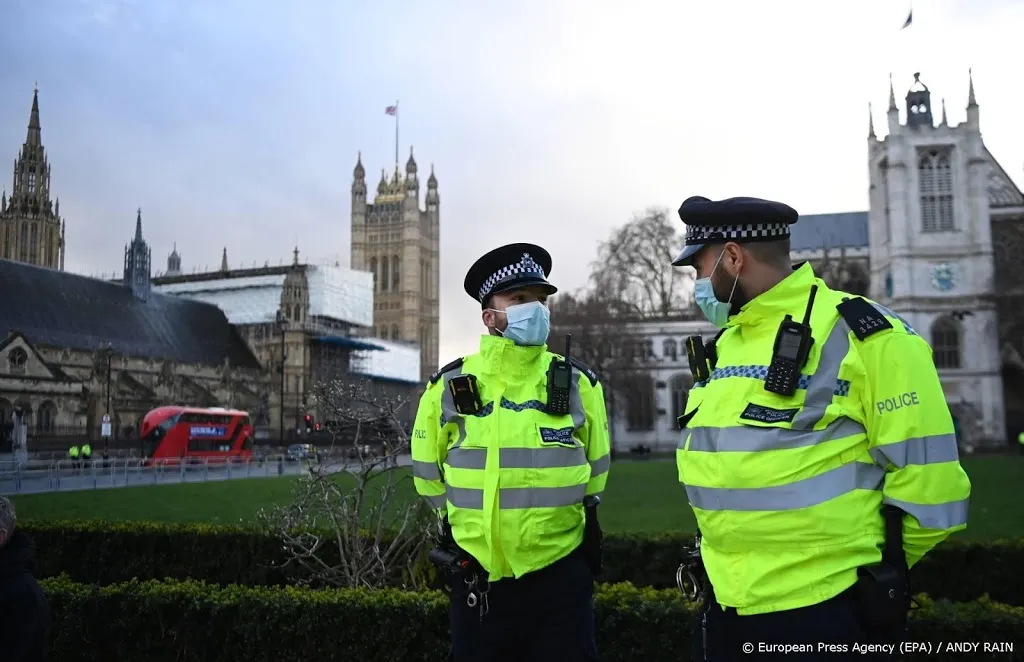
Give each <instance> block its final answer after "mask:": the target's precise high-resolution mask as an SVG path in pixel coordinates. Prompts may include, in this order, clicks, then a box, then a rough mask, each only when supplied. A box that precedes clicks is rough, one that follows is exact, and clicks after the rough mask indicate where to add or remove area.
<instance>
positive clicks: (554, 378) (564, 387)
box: [547, 334, 572, 416]
mask: <svg viewBox="0 0 1024 662" xmlns="http://www.w3.org/2000/svg"><path fill="white" fill-rule="evenodd" d="M571 346H572V335H571V334H566V336H565V356H564V357H562V359H557V358H554V359H551V366H550V367H549V368H548V407H547V412H548V413H549V414H554V415H555V416H565V415H566V414H568V413H569V396H570V394H571V393H572V364H571V363H570V362H569V350H570V349H571Z"/></svg>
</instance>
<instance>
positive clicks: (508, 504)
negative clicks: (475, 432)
mask: <svg viewBox="0 0 1024 662" xmlns="http://www.w3.org/2000/svg"><path fill="white" fill-rule="evenodd" d="M586 493H587V486H586V484H585V483H584V484H582V485H569V486H567V487H502V488H499V489H498V508H499V509H500V510H521V509H523V508H560V507H563V506H574V505H577V504H582V503H583V497H584V496H586ZM447 496H448V503H450V504H452V505H453V506H455V507H456V508H466V509H471V510H483V508H484V491H483V490H482V489H476V488H469V487H453V486H451V485H449V486H448V491H447Z"/></svg>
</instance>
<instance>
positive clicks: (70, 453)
mask: <svg viewBox="0 0 1024 662" xmlns="http://www.w3.org/2000/svg"><path fill="white" fill-rule="evenodd" d="M68 457H71V458H75V457H78V446H72V447H71V448H69V449H68Z"/></svg>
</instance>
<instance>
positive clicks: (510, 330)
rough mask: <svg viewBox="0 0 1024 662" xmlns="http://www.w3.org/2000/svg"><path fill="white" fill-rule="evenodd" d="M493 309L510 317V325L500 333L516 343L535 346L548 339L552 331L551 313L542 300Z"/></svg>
mask: <svg viewBox="0 0 1024 662" xmlns="http://www.w3.org/2000/svg"><path fill="white" fill-rule="evenodd" d="M491 310H492V311H493V312H495V313H504V314H505V316H506V317H507V318H508V326H507V327H505V330H504V331H499V333H501V335H503V336H505V337H506V338H508V339H509V340H511V341H512V342H514V343H515V344H517V345H523V346H535V345H543V344H544V343H546V342H547V341H548V334H549V333H550V332H551V313H550V311H548V307H547V306H545V305H544V304H543V303H541V302H540V301H531V302H529V303H520V304H516V305H514V306H509V307H508V308H506V309H505V310H494V309H493V308H492V309H491Z"/></svg>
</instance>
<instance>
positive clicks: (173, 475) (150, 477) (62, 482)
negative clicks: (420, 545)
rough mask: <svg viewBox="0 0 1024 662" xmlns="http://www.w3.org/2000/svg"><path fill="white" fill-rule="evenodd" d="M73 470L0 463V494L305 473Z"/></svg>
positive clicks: (125, 465)
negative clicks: (19, 466) (22, 466)
mask: <svg viewBox="0 0 1024 662" xmlns="http://www.w3.org/2000/svg"><path fill="white" fill-rule="evenodd" d="M99 465H100V463H99V462H97V463H96V464H95V465H94V466H91V467H87V468H75V467H73V466H72V465H71V463H70V462H69V461H67V460H63V461H61V462H56V463H45V464H35V463H30V464H29V465H28V466H27V467H26V468H22V469H21V470H17V469H15V468H14V465H13V464H11V463H3V464H0V495H12V494H39V493H42V492H70V491H78V490H96V489H110V488H117V487H138V486H144V485H173V484H177V483H205V482H211V481H222V480H244V479H247V478H268V477H273V476H298V475H302V474H304V473H306V471H308V469H307V467H308V466H309V465H308V463H307V462H277V460H276V459H275V460H268V461H266V462H252V463H247V464H228V465H224V464H198V465H183V466H165V467H144V466H141V463H140V462H139V461H138V460H128V461H127V462H126V461H125V460H119V461H116V463H115V462H113V461H112V464H111V466H109V467H102V466H99ZM398 465H399V466H410V465H411V462H410V458H409V456H407V455H405V456H399V458H398ZM326 466H327V469H328V471H331V472H338V471H343V470H344V469H346V468H356V467H357V466H358V464H356V463H349V464H342V463H340V462H334V463H331V462H330V461H328V463H327V464H326Z"/></svg>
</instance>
